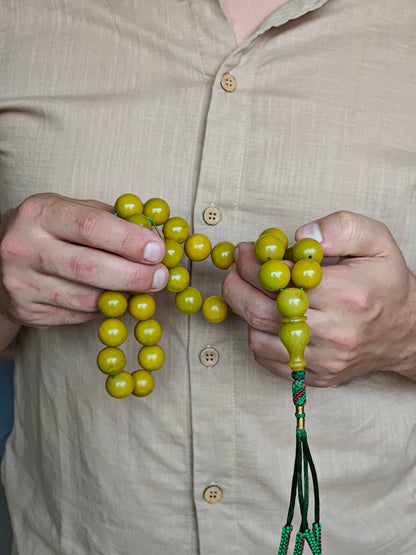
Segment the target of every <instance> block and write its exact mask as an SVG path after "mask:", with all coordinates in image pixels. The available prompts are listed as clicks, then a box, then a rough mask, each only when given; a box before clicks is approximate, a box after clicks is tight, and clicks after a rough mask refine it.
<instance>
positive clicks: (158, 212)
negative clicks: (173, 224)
mask: <svg viewBox="0 0 416 555" xmlns="http://www.w3.org/2000/svg"><path fill="white" fill-rule="evenodd" d="M143 212H144V214H145V216H147V217H148V218H152V220H153V221H154V223H155V224H156V225H162V224H164V223H166V222H167V221H168V219H169V216H170V208H169V204H168V203H167V202H166V201H165V200H163V199H161V198H151V199H149V200H148V201H147V202H146V203H145V205H144V209H143Z"/></svg>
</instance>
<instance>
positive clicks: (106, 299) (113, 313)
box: [98, 291, 127, 318]
mask: <svg viewBox="0 0 416 555" xmlns="http://www.w3.org/2000/svg"><path fill="white" fill-rule="evenodd" d="M126 308H127V299H126V297H125V296H124V295H123V293H120V291H103V293H101V295H100V296H99V298H98V310H99V311H100V312H102V314H104V316H108V317H109V318H118V317H119V316H121V315H122V314H124V313H125V312H126Z"/></svg>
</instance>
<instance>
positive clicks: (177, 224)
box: [163, 216, 191, 243]
mask: <svg viewBox="0 0 416 555" xmlns="http://www.w3.org/2000/svg"><path fill="white" fill-rule="evenodd" d="M190 233H191V230H190V227H189V224H188V222H187V221H186V220H184V219H183V218H181V217H180V216H174V217H173V218H169V220H168V221H167V222H166V223H165V225H164V226H163V235H164V237H165V239H174V240H175V241H178V243H183V242H184V241H186V240H187V239H188V237H189V234H190Z"/></svg>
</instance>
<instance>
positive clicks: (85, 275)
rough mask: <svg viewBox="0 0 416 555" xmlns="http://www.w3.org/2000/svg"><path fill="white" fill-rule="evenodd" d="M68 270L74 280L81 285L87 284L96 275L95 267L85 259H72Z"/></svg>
mask: <svg viewBox="0 0 416 555" xmlns="http://www.w3.org/2000/svg"><path fill="white" fill-rule="evenodd" d="M70 268H71V272H72V274H73V276H74V278H75V280H76V281H79V282H81V283H89V282H91V280H92V279H93V278H94V277H95V276H96V275H97V265H96V264H95V263H94V262H92V261H91V260H86V259H85V258H81V257H76V258H74V259H73V260H72V261H71V263H70Z"/></svg>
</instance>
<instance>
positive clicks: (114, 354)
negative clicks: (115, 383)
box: [97, 347, 126, 376]
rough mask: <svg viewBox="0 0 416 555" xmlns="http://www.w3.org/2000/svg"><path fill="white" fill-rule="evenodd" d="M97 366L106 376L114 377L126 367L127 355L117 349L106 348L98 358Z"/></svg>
mask: <svg viewBox="0 0 416 555" xmlns="http://www.w3.org/2000/svg"><path fill="white" fill-rule="evenodd" d="M97 366H98V368H99V369H100V370H101V372H103V373H104V374H110V375H111V376H114V375H115V374H118V373H119V372H121V371H122V370H124V367H125V366H126V355H125V354H124V353H123V351H122V350H121V349H117V348H116V347H105V348H104V349H102V350H101V351H100V352H99V353H98V356H97Z"/></svg>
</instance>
